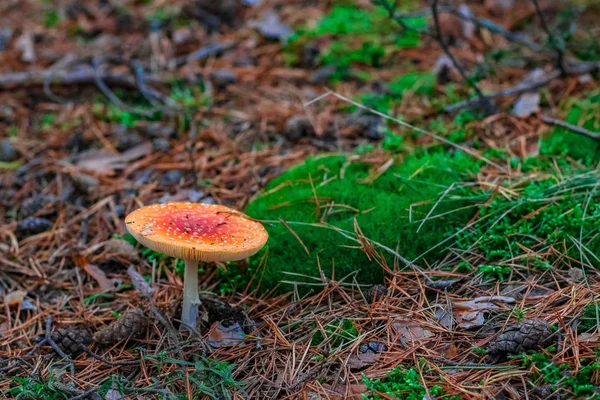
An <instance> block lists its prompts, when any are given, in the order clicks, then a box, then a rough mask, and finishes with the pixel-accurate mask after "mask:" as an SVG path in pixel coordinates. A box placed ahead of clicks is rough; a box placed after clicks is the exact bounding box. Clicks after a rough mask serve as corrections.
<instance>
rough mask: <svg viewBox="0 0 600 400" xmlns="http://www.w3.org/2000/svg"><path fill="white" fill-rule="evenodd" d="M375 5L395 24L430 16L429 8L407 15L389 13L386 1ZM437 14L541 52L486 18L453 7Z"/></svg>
mask: <svg viewBox="0 0 600 400" xmlns="http://www.w3.org/2000/svg"><path fill="white" fill-rule="evenodd" d="M376 4H380V5H381V6H382V7H383V8H384V9H385V10H386V11H387V12H388V14H390V18H391V19H393V20H394V21H396V22H397V23H400V21H402V20H403V19H406V18H415V17H422V16H426V15H431V8H429V7H428V8H423V9H420V10H417V11H412V12H407V13H398V12H395V10H394V9H392V13H390V4H389V3H387V1H385V0H379V1H378V2H377V3H376ZM394 6H395V5H394ZM438 12H439V13H440V14H452V15H454V16H456V17H458V18H460V19H462V20H465V21H469V22H472V23H474V24H475V25H477V26H479V27H480V28H484V29H487V30H488V31H490V32H491V33H493V34H495V35H500V36H502V37H504V38H505V39H506V40H508V41H509V42H513V43H517V44H520V45H523V46H525V47H528V48H529V49H531V50H533V51H540V50H541V47H540V45H538V44H537V43H535V42H532V41H530V40H528V39H527V38H526V37H524V36H523V35H519V34H518V33H514V32H510V31H507V30H506V29H504V27H502V25H499V24H497V23H495V22H493V21H491V20H489V19H487V18H483V17H478V16H476V15H468V14H465V13H462V12H460V10H458V9H456V8H454V7H438ZM402 22H404V21H402ZM404 27H405V28H406V29H412V30H415V31H419V32H421V33H424V34H430V32H428V31H423V30H418V29H414V28H411V27H410V26H408V25H406V23H404Z"/></svg>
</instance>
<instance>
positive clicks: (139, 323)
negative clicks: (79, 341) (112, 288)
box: [93, 308, 148, 345]
mask: <svg viewBox="0 0 600 400" xmlns="http://www.w3.org/2000/svg"><path fill="white" fill-rule="evenodd" d="M147 328H148V318H147V317H146V315H145V314H144V312H143V311H142V310H140V309H139V308H136V309H130V310H127V311H125V313H124V314H123V315H122V316H121V318H119V319H117V320H114V321H113V322H111V323H110V324H108V325H107V326H106V327H105V328H104V329H102V330H100V331H98V332H96V333H95V334H94V336H93V339H94V342H96V343H99V344H103V345H111V344H114V343H117V342H120V341H121V340H124V339H136V338H140V337H142V336H144V335H145V334H146V329H147Z"/></svg>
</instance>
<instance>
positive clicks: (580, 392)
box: [515, 347, 600, 399]
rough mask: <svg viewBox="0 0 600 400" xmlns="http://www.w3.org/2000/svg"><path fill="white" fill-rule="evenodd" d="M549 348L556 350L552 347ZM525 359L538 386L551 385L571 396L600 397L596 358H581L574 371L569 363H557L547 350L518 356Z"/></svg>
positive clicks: (599, 366)
mask: <svg viewBox="0 0 600 400" xmlns="http://www.w3.org/2000/svg"><path fill="white" fill-rule="evenodd" d="M549 350H552V351H554V350H555V349H554V348H553V347H551V348H550V349H549ZM515 358H519V359H522V360H523V366H524V367H526V368H531V369H532V371H533V374H532V377H533V379H534V381H533V384H534V385H535V386H536V387H539V386H542V385H550V387H551V388H552V390H553V391H555V392H558V393H560V392H564V393H567V394H568V396H569V398H576V399H600V393H597V392H596V386H597V384H598V383H597V380H598V378H597V376H598V370H600V363H599V362H597V361H596V360H594V359H581V360H580V362H581V364H582V367H581V369H579V371H574V370H572V369H571V367H570V366H569V365H568V364H556V363H554V362H553V361H552V356H551V354H549V353H547V352H545V351H537V352H531V353H529V354H521V355H519V356H516V357H515Z"/></svg>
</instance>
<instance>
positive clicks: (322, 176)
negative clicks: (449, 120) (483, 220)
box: [247, 153, 478, 290]
mask: <svg viewBox="0 0 600 400" xmlns="http://www.w3.org/2000/svg"><path fill="white" fill-rule="evenodd" d="M378 168H379V169H378ZM477 169H478V166H477V163H476V162H475V161H474V160H473V159H472V158H471V157H469V156H466V155H464V154H462V153H456V154H455V155H449V154H448V153H434V154H423V155H410V156H407V157H406V159H405V160H404V161H403V162H402V163H399V164H394V165H391V166H389V167H388V168H387V169H383V168H381V163H380V164H378V165H369V164H367V163H364V162H352V161H350V160H349V159H348V158H347V157H345V156H327V157H317V158H310V159H308V160H307V161H306V162H304V163H303V164H301V165H299V166H297V167H295V168H292V169H290V170H289V171H287V172H286V173H284V174H283V175H282V176H280V177H279V178H277V179H276V180H274V181H273V182H272V183H271V184H270V185H269V186H268V188H267V191H266V194H265V195H263V196H262V197H260V198H258V199H256V200H255V201H253V202H252V203H251V204H250V205H249V206H248V209H247V213H248V214H249V215H250V216H252V217H254V218H257V219H262V220H274V221H277V220H279V219H282V220H284V221H286V222H287V223H288V225H289V228H290V229H291V230H293V232H291V231H290V229H288V228H287V227H286V226H284V224H282V223H280V222H274V223H272V224H270V225H267V230H268V231H269V235H270V239H269V242H268V243H267V246H266V250H265V251H268V259H267V262H266V268H265V271H264V274H263V276H262V278H261V289H262V290H265V289H270V288H273V287H276V286H277V285H278V284H279V283H280V281H282V280H291V281H304V282H313V283H318V282H319V281H320V273H319V264H320V268H321V270H322V271H323V273H324V274H325V276H327V277H329V278H332V277H334V278H335V279H341V278H342V277H344V276H346V275H348V274H351V273H354V272H356V274H357V275H356V277H357V280H358V281H359V282H363V283H376V282H381V281H382V279H383V269H382V268H381V267H380V266H379V265H378V264H377V263H376V262H375V261H374V260H372V259H371V260H369V258H368V257H367V256H366V254H365V253H364V252H363V250H362V249H361V248H360V247H358V243H356V242H354V241H352V240H350V239H348V238H345V237H344V236H343V235H342V234H340V233H339V232H337V231H335V230H334V229H327V228H323V227H316V226H312V225H302V224H298V223H304V224H307V223H308V224H311V223H313V224H314V223H318V222H319V221H323V222H326V223H327V224H330V225H332V226H335V227H338V228H341V229H344V230H346V231H349V232H350V234H351V235H352V237H354V230H355V221H356V224H357V226H359V227H360V229H361V230H362V232H363V234H364V235H365V236H366V237H367V238H369V239H371V240H374V241H376V242H379V243H381V244H383V245H385V246H388V247H390V248H392V249H395V250H396V251H397V252H398V253H400V254H401V255H402V256H404V257H405V258H407V259H409V260H413V259H414V258H417V257H418V256H419V255H420V254H422V253H423V252H425V251H426V250H428V249H430V248H431V247H432V246H434V245H437V244H438V243H440V242H441V241H443V240H444V239H446V238H447V237H448V236H450V235H451V234H452V233H454V232H455V230H456V229H457V227H461V226H464V224H465V223H466V222H467V221H468V220H469V218H471V217H472V216H473V214H474V212H475V210H474V209H473V208H471V209H463V210H459V209H460V208H461V207H463V206H465V205H466V204H468V201H467V198H466V195H467V194H469V193H470V189H468V188H464V187H461V186H460V185H455V187H453V188H452V189H451V190H448V187H449V186H450V185H453V184H455V183H456V182H461V181H464V180H465V179H468V177H469V175H470V174H472V173H473V172H474V171H476V170H477ZM446 191H448V193H447V194H446V195H445V196H444V197H443V199H442V200H441V201H439V202H438V200H439V199H440V196H442V195H443V193H444V192H446ZM436 203H437V205H436ZM434 205H435V210H434V211H433V212H432V213H431V215H430V217H429V219H428V220H427V221H426V222H424V223H423V224H422V226H421V228H420V229H419V226H420V225H421V222H422V220H423V219H424V218H425V217H426V216H427V214H428V213H429V212H430V211H431V210H432V208H433V207H434ZM296 236H297V237H296ZM450 244H451V243H446V244H445V245H450ZM305 247H306V250H305ZM445 248H446V246H440V247H439V248H437V249H436V250H435V251H432V252H430V253H429V254H428V255H427V259H426V261H427V262H429V263H433V262H435V261H436V260H437V259H438V257H439V256H440V255H441V254H443V252H444V249H445ZM378 251H379V252H382V250H381V249H378ZM385 254H386V257H387V262H388V265H389V266H390V267H392V265H393V260H392V257H391V256H390V255H389V254H387V253H385ZM258 258H260V255H259V257H258ZM258 258H255V259H254V262H255V263H256V262H257V260H258ZM419 261H423V260H419ZM284 272H291V273H296V274H301V275H305V276H308V277H314V278H317V279H318V280H314V281H313V280H311V279H310V278H303V277H300V276H290V275H286V274H284ZM282 288H285V289H290V286H285V285H284V286H283V287H280V289H282ZM303 288H304V289H306V288H307V286H303Z"/></svg>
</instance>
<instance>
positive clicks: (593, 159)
mask: <svg viewBox="0 0 600 400" xmlns="http://www.w3.org/2000/svg"><path fill="white" fill-rule="evenodd" d="M566 108H567V109H569V110H570V111H569V113H568V115H567V118H566V121H567V122H568V123H570V124H573V125H577V126H582V127H583V128H585V129H588V130H591V131H592V132H599V133H600V94H595V95H592V96H590V97H589V98H588V99H585V100H580V99H570V100H569V101H568V102H567V105H566ZM540 152H541V153H542V154H545V155H552V156H568V157H571V158H573V159H575V160H577V161H579V162H580V163H582V164H584V165H586V166H593V165H595V164H597V163H598V162H600V142H599V141H597V140H594V139H592V138H588V137H586V136H583V135H580V134H577V133H573V132H571V131H569V130H567V129H564V128H560V127H557V128H555V129H554V131H553V132H552V134H550V135H549V136H548V137H547V138H546V139H545V140H543V141H542V144H541V147H540Z"/></svg>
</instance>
